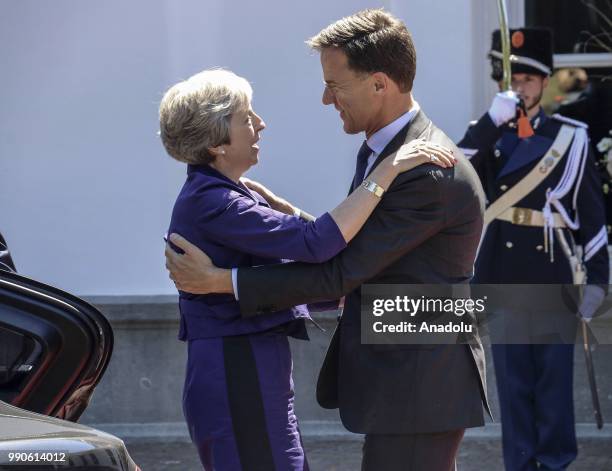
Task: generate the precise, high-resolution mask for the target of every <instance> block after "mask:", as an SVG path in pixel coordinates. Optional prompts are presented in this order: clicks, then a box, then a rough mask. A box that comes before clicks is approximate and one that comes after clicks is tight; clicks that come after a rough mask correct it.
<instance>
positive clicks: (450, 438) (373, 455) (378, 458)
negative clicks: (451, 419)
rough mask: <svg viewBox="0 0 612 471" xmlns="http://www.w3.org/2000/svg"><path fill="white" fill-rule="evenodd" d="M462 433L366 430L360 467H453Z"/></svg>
mask: <svg viewBox="0 0 612 471" xmlns="http://www.w3.org/2000/svg"><path fill="white" fill-rule="evenodd" d="M463 433H464V430H463V429H460V430H453V431H450V432H440V433H415V434H410V435H380V434H368V435H366V436H365V441H364V443H363V460H362V462H361V471H453V470H455V456H456V455H457V450H458V449H459V443H460V442H461V439H462V438H463Z"/></svg>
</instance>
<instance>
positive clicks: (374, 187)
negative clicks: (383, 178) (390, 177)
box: [361, 180, 385, 198]
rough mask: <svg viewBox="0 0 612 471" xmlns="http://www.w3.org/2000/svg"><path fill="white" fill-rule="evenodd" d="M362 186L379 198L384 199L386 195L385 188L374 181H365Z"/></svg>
mask: <svg viewBox="0 0 612 471" xmlns="http://www.w3.org/2000/svg"><path fill="white" fill-rule="evenodd" d="M361 186H362V187H364V188H365V189H366V190H368V191H371V192H372V193H374V194H375V195H376V196H378V197H379V198H382V195H383V194H384V193H385V190H384V188H383V187H382V186H380V185H379V184H378V183H376V182H373V181H372V180H364V181H363V183H362V184H361Z"/></svg>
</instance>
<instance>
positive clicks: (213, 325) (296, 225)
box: [160, 69, 454, 471]
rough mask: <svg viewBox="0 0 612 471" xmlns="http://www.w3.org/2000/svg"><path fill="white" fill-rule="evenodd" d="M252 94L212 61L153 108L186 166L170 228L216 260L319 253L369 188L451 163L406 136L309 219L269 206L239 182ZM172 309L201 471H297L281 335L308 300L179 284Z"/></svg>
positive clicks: (299, 453)
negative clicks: (260, 300)
mask: <svg viewBox="0 0 612 471" xmlns="http://www.w3.org/2000/svg"><path fill="white" fill-rule="evenodd" d="M251 96H252V90H251V87H250V85H249V83H248V82H247V81H246V80H245V79H243V78H241V77H238V76H236V75H235V74H233V73H232V72H229V71H226V70H219V69H216V70H206V71H204V72H201V73H199V74H196V75H194V76H193V77H191V78H189V79H188V80H186V81H184V82H180V83H178V84H176V85H174V86H173V87H172V88H170V89H169V90H168V91H167V92H166V94H165V96H164V98H163V100H162V102H161V105H160V135H161V138H162V142H163V144H164V147H165V148H166V151H167V152H168V154H170V156H172V157H174V158H175V159H176V160H178V161H180V162H185V163H187V164H188V167H187V180H186V182H185V184H184V185H183V188H182V189H181V192H180V194H179V196H178V198H177V200H176V203H175V206H174V210H173V212H172V220H171V223H170V228H169V230H168V231H169V233H171V232H176V233H178V234H180V235H182V236H183V237H185V238H186V239H188V240H190V241H191V242H192V243H194V244H195V245H197V246H198V247H199V248H200V249H202V250H204V251H205V252H206V253H207V254H208V255H209V256H210V257H211V259H212V261H213V263H214V264H215V265H217V266H219V267H243V266H253V265H263V264H270V263H282V262H283V261H286V259H292V260H300V261H304V262H313V263H316V262H321V261H325V260H327V259H329V258H331V257H333V256H334V255H336V254H337V253H338V252H339V251H341V250H342V249H343V248H344V247H345V246H346V244H347V243H348V242H349V241H350V240H351V239H352V238H353V237H354V236H355V234H356V233H357V232H358V231H359V229H360V228H361V226H362V225H363V224H364V223H365V221H366V219H367V218H368V216H369V215H370V214H371V212H372V210H373V209H374V207H375V206H376V204H377V203H378V202H379V200H380V191H379V192H376V190H377V189H378V188H380V190H381V191H382V190H384V189H386V188H388V186H389V185H390V183H391V182H392V181H393V179H394V178H395V177H396V176H397V175H398V174H399V173H400V172H403V171H407V170H409V169H411V168H414V167H416V166H417V165H419V164H421V163H425V162H432V161H433V162H436V163H438V164H439V165H441V166H449V165H453V163H454V158H453V157H452V155H451V154H450V153H449V151H447V150H446V149H443V148H440V147H438V146H426V145H424V144H423V143H421V142H416V141H414V142H412V143H410V144H407V145H405V146H403V147H402V148H401V149H400V150H399V151H398V152H397V153H396V154H395V155H392V156H390V157H389V158H387V159H385V160H384V161H383V162H382V163H381V164H380V165H378V166H377V167H376V168H375V169H374V171H373V172H372V173H371V174H370V175H369V176H368V180H369V181H370V182H371V184H370V189H367V188H365V187H363V186H360V187H358V188H357V189H356V190H355V191H353V192H352V193H351V194H350V195H349V197H348V198H347V199H346V200H344V201H343V202H342V203H341V204H340V205H339V206H338V207H336V208H335V209H334V210H332V211H331V212H329V213H325V214H323V215H322V216H320V217H319V218H316V219H314V218H312V217H310V216H308V215H306V214H305V213H302V212H300V211H299V210H296V209H295V208H293V207H292V206H291V205H289V204H288V203H286V204H285V203H275V206H276V208H272V207H270V205H269V204H268V203H267V202H266V200H265V199H264V198H263V197H262V196H261V195H260V194H259V193H258V192H257V191H254V189H253V188H259V189H260V191H261V188H262V187H259V186H257V184H255V183H251V182H248V181H246V180H245V179H242V175H243V174H244V173H245V172H246V171H247V170H248V169H249V168H250V167H252V166H253V165H255V164H257V161H258V154H259V147H258V145H257V143H258V141H259V137H260V136H259V133H260V131H262V130H263V129H264V127H265V124H264V122H263V120H262V119H261V118H260V117H259V116H258V115H257V114H256V113H255V112H254V111H253V109H252V107H251ZM245 181H246V183H247V184H249V185H250V186H251V188H249V187H248V186H247V184H245ZM372 190H374V191H372ZM264 193H265V189H264ZM377 193H378V194H377ZM179 306H180V313H181V324H180V332H179V339H180V340H184V341H187V342H188V360H187V372H186V379H185V386H184V391H183V410H184V414H185V418H186V420H187V424H188V427H189V432H190V435H191V439H192V440H193V442H194V444H195V445H196V447H197V449H198V452H199V455H200V459H201V461H202V464H203V466H204V469H206V470H216V471H225V470H231V471H235V470H241V469H245V470H247V469H248V470H263V471H271V470H279V471H292V470H295V471H303V470H307V469H308V464H307V462H306V458H305V456H304V450H303V448H302V444H301V438H300V433H299V430H298V424H297V419H296V416H295V413H294V410H293V396H294V394H293V380H292V376H291V370H292V362H291V352H290V350H289V343H288V340H287V337H288V336H292V337H296V338H301V339H307V338H308V336H307V332H306V328H305V321H306V320H310V316H309V314H308V310H307V308H306V306H296V307H294V308H291V309H287V310H284V311H280V312H276V313H273V314H270V315H267V316H254V317H249V318H246V319H243V318H241V316H240V311H239V306H238V302H237V301H236V299H235V298H234V296H233V295H224V294H210V295H193V294H189V293H186V292H179Z"/></svg>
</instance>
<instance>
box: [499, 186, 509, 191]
mask: <svg viewBox="0 0 612 471" xmlns="http://www.w3.org/2000/svg"><path fill="white" fill-rule="evenodd" d="M499 189H500V190H501V191H506V190H507V189H508V185H502V186H500V187H499Z"/></svg>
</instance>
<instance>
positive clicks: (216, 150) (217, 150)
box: [208, 146, 225, 157]
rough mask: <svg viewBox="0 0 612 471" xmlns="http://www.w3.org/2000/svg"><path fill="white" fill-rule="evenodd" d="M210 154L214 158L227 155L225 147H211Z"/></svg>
mask: <svg viewBox="0 0 612 471" xmlns="http://www.w3.org/2000/svg"><path fill="white" fill-rule="evenodd" d="M208 153H209V154H210V155H212V156H214V157H219V156H222V155H225V149H224V148H223V146H217V147H209V148H208Z"/></svg>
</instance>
